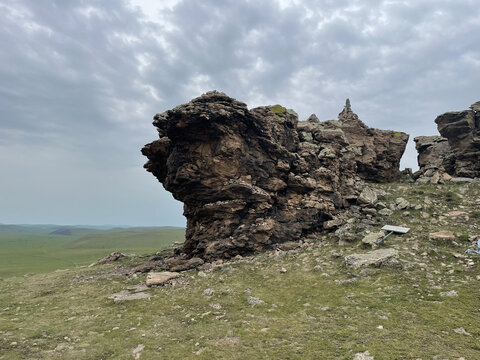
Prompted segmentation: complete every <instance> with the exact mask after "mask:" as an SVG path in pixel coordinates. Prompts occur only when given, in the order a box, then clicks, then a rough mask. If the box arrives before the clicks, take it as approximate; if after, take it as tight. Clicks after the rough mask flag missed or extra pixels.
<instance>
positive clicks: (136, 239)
mask: <svg viewBox="0 0 480 360" xmlns="http://www.w3.org/2000/svg"><path fill="white" fill-rule="evenodd" d="M58 229H68V230H69V234H70V235H63V234H58V233H57V234H55V233H52V232H55V231H57V230H58ZM184 237H185V229H183V228H172V227H146V228H141V227H136V228H116V229H109V230H99V229H90V228H84V227H81V228H76V227H68V228H67V227H58V226H18V225H13V226H12V225H9V226H6V225H3V226H2V227H1V228H0V278H5V277H8V276H15V275H16V276H20V275H24V274H31V273H41V272H47V271H54V270H57V269H65V268H72V267H75V266H80V265H88V264H90V263H92V262H94V261H95V260H97V259H98V258H101V257H103V256H105V255H106V254H108V253H110V252H112V251H122V252H129V253H136V254H148V253H150V254H151V253H155V252H156V251H158V250H159V249H161V248H162V247H164V246H166V245H170V244H172V243H173V242H176V241H179V242H182V241H183V240H184Z"/></svg>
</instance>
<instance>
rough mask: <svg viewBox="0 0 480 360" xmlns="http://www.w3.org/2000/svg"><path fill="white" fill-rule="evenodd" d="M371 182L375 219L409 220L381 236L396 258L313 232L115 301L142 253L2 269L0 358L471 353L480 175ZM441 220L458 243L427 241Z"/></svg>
mask: <svg viewBox="0 0 480 360" xmlns="http://www.w3.org/2000/svg"><path fill="white" fill-rule="evenodd" d="M372 186H375V187H377V188H379V189H381V190H383V191H385V196H384V197H383V198H382V199H381V202H382V203H383V205H382V206H380V205H379V208H383V206H386V208H391V209H392V213H391V214H388V215H385V216H380V217H379V219H380V221H379V222H378V223H376V224H375V225H372V228H371V229H370V230H371V231H378V230H379V229H380V228H381V226H382V225H384V224H385V223H388V224H391V225H398V226H407V227H409V228H410V229H411V230H410V232H409V233H407V234H404V235H396V234H394V235H391V236H390V237H388V239H387V240H386V241H385V243H384V244H383V245H382V246H381V248H382V249H384V248H391V249H394V250H396V251H397V252H398V255H399V263H400V264H401V266H388V267H374V266H370V267H364V268H358V269H356V268H351V267H347V266H346V262H345V257H346V256H348V255H350V254H354V253H366V252H369V251H371V249H368V248H366V247H365V246H364V245H363V244H362V243H361V242H360V241H358V240H357V241H355V242H350V243H340V244H339V242H338V240H337V239H334V238H333V237H332V236H331V234H317V235H312V236H310V237H309V238H307V239H305V241H304V242H303V243H302V244H300V246H299V247H298V248H297V249H294V250H288V251H287V250H272V251H269V252H265V253H262V254H257V255H255V256H250V257H244V258H241V257H239V258H236V259H233V260H231V261H224V262H221V261H218V262H216V263H213V264H205V265H204V266H203V268H201V269H199V270H189V271H186V272H183V273H182V277H181V278H179V279H176V280H174V281H173V282H172V283H170V284H167V285H165V286H159V287H152V288H149V289H148V290H146V291H145V293H148V294H149V295H150V298H148V299H142V300H133V301H127V302H121V303H114V302H113V300H112V299H109V296H110V295H111V294H113V293H117V292H120V291H127V290H128V289H129V288H130V289H133V288H131V287H132V286H139V285H140V286H141V285H143V284H144V281H145V277H146V276H145V275H141V274H140V275H129V276H126V275H125V274H126V273H127V272H128V271H127V270H128V269H130V268H132V267H133V266H136V265H138V264H141V263H142V262H143V261H145V259H142V258H140V257H137V258H135V257H133V258H126V259H122V260H120V261H119V262H117V263H113V264H106V265H99V266H94V267H87V268H71V269H70V270H68V271H62V272H55V273H45V274H38V275H34V276H31V277H27V278H23V277H16V278H12V277H10V278H6V279H3V280H0V359H1V360H7V359H208V360H210V359H232V360H233V359H347V360H353V359H355V360H358V359H368V360H370V359H371V357H359V355H356V354H359V353H364V352H366V351H368V352H369V354H370V355H371V356H372V357H373V358H374V359H376V360H385V359H386V360H388V359H479V358H480V345H479V344H480V300H479V281H480V280H479V279H480V264H479V261H480V255H476V254H465V250H466V249H467V248H472V247H474V244H472V242H471V241H470V240H469V239H472V238H475V237H476V236H478V235H480V227H479V222H478V221H479V220H480V211H479V210H478V209H479V206H480V183H478V182H477V183H474V184H447V185H438V186H434V185H418V184H407V183H394V184H381V185H372ZM400 197H401V198H403V199H405V200H406V201H407V202H408V205H406V206H405V207H404V205H402V206H399V204H404V202H403V201H401V200H400V199H399V198H400ZM452 211H456V213H452ZM458 212H463V213H464V214H459V213H458ZM465 214H466V215H465ZM440 230H449V231H452V232H453V233H454V235H455V240H448V241H439V242H437V241H433V240H431V239H430V237H429V234H430V233H433V232H437V231H440ZM105 236H107V235H105ZM139 236H140V235H139ZM62 238H65V237H62ZM140 238H141V236H140ZM360 238H361V236H360ZM57 239H59V238H57ZM107 239H108V236H107ZM125 239H126V238H125ZM58 241H60V240H58ZM89 242H90V237H89V236H87V237H86V238H83V240H81V238H79V239H77V240H75V241H71V242H66V244H68V246H69V247H70V248H68V249H69V250H72V251H84V250H85V249H87V248H85V249H84V248H82V247H81V245H84V244H88V243H89ZM92 242H93V240H92ZM102 243H103V242H102ZM105 243H106V244H109V243H110V242H109V241H108V240H105ZM127 243H128V242H127ZM72 246H74V248H71V247H72ZM75 246H79V247H76V248H75ZM88 249H91V248H88ZM97 250H98V249H97ZM397 265H398V264H397ZM130 291H134V290H130Z"/></svg>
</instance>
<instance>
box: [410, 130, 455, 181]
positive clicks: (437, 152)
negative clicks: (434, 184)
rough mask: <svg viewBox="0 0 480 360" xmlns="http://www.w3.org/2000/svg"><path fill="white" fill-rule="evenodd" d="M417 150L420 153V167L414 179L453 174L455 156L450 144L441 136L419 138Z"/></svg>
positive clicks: (416, 139) (416, 144) (417, 138)
mask: <svg viewBox="0 0 480 360" xmlns="http://www.w3.org/2000/svg"><path fill="white" fill-rule="evenodd" d="M413 141H415V149H417V152H418V157H417V161H418V167H419V170H418V171H417V172H415V174H414V178H415V179H417V178H419V177H420V176H423V177H425V178H427V179H431V178H432V177H433V176H434V175H435V174H436V173H440V174H445V173H446V174H453V173H454V165H455V155H454V154H453V152H452V149H451V148H450V145H449V144H448V140H447V139H445V138H444V137H441V136H417V137H416V138H415V139H413Z"/></svg>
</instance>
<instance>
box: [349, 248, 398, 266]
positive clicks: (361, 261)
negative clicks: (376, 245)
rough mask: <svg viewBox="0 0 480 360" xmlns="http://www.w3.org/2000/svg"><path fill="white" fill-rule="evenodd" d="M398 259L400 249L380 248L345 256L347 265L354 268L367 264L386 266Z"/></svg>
mask: <svg viewBox="0 0 480 360" xmlns="http://www.w3.org/2000/svg"><path fill="white" fill-rule="evenodd" d="M397 259H398V251H397V250H395V249H379V250H374V251H370V252H367V253H364V254H352V255H348V256H345V265H346V266H347V267H352V268H355V269H357V268H360V267H365V266H370V265H373V266H376V267H380V266H385V265H388V264H389V263H392V262H394V261H396V260H397Z"/></svg>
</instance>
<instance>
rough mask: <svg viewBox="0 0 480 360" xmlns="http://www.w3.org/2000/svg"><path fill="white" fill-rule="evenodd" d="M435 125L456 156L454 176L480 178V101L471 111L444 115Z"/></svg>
mask: <svg viewBox="0 0 480 360" xmlns="http://www.w3.org/2000/svg"><path fill="white" fill-rule="evenodd" d="M435 123H436V124H437V128H438V131H439V133H440V135H442V136H443V137H444V138H447V139H448V143H449V145H450V147H451V149H452V151H453V153H454V155H455V164H454V175H455V176H460V177H469V178H474V177H480V101H477V102H476V103H474V104H472V105H471V106H470V110H464V111H457V112H447V113H445V114H442V115H440V116H438V117H437V118H436V119H435Z"/></svg>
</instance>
